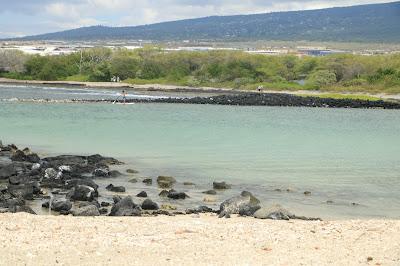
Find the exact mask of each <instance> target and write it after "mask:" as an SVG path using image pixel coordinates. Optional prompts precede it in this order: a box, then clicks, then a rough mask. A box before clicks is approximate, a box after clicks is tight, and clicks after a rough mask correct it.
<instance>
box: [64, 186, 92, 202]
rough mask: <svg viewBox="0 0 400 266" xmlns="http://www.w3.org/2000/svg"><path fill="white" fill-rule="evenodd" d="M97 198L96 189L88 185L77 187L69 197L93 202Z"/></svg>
mask: <svg viewBox="0 0 400 266" xmlns="http://www.w3.org/2000/svg"><path fill="white" fill-rule="evenodd" d="M95 196H96V191H95V190H94V188H92V187H90V186H86V185H77V186H75V187H74V188H73V189H72V191H70V192H69V193H68V195H67V197H68V198H70V199H72V200H77V201H92V200H93V199H94V198H95Z"/></svg>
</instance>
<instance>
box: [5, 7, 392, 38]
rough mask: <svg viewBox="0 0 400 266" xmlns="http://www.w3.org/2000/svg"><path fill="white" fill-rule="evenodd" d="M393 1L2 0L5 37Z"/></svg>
mask: <svg viewBox="0 0 400 266" xmlns="http://www.w3.org/2000/svg"><path fill="white" fill-rule="evenodd" d="M389 1H390V0H382V1H381V0H334V1H331V0H303V1H300V0H297V1H292V0H53V1H51V0H0V37H16V36H24V35H32V34H39V33H47V32H54V31H60V30H66V29H72V28H77V27H82V26H91V25H107V26H133V25H142V24H150V23H155V22H161V21H169V20H178V19H185V18H195V17H204V16H211V15H233V14H251V13H266V12H272V11H288V10H303V9H318V8H325V7H333V6H349V5H356V4H369V3H384V2H389Z"/></svg>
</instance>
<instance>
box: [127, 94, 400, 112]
mask: <svg viewBox="0 0 400 266" xmlns="http://www.w3.org/2000/svg"><path fill="white" fill-rule="evenodd" d="M127 102H128V103H129V102H130V103H135V102H144V103H150V102H157V103H184V104H214V105H239V106H288V107H289V106H292V107H323V108H365V109H367V108H379V109H400V102H392V101H383V100H378V101H369V100H359V99H333V98H321V97H311V96H308V97H304V96H297V95H293V94H284V93H237V94H227V95H219V96H211V97H194V98H159V99H157V98H155V99H129V100H127Z"/></svg>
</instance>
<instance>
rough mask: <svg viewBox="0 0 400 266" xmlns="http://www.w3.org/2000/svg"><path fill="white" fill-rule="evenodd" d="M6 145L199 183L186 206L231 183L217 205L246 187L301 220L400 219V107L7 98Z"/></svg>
mask: <svg viewBox="0 0 400 266" xmlns="http://www.w3.org/2000/svg"><path fill="white" fill-rule="evenodd" d="M1 96H2V91H1V90H0V98H2V97H1ZM0 139H2V140H3V142H5V143H16V144H20V145H26V146H31V147H32V146H33V147H35V148H36V150H40V151H41V152H42V153H44V154H46V153H47V154H51V153H74V154H93V153H101V154H103V155H107V156H113V157H117V158H121V159H122V160H123V161H125V162H127V165H126V166H124V167H125V168H127V167H128V168H134V169H137V170H139V171H140V175H139V176H153V177H154V176H157V175H173V176H176V177H177V179H178V181H180V182H184V181H193V182H194V183H196V186H195V187H184V186H183V185H178V190H184V191H187V193H188V194H189V195H190V196H191V199H189V200H187V201H184V202H180V203H179V204H181V205H185V206H187V205H188V203H190V204H193V205H199V204H200V203H201V201H202V199H203V198H204V194H202V193H201V191H203V190H206V189H209V188H211V186H212V181H214V180H224V181H227V182H229V183H232V184H233V185H234V187H233V189H232V190H229V191H226V192H223V193H220V194H219V195H218V196H217V197H216V202H215V203H213V204H211V206H214V207H216V206H217V205H218V203H219V202H220V201H222V200H224V199H226V198H227V197H229V196H231V195H233V194H237V193H238V192H239V191H241V190H244V189H246V190H249V191H251V192H253V193H254V194H255V195H256V196H257V197H258V198H260V199H261V200H262V201H263V202H264V203H265V204H267V205H268V204H271V203H280V204H282V205H284V206H285V207H287V208H288V209H290V210H292V211H293V212H295V213H296V214H298V215H306V216H318V217H322V218H367V217H374V218H377V217H379V218H383V217H390V218H400V194H399V190H400V111H396V110H360V109H321V108H285V107H235V106H211V105H179V104H135V105H111V104H37V103H18V102H13V103H8V102H0ZM122 170H123V169H122ZM129 179H130V177H123V178H119V179H116V180H111V182H112V183H113V184H114V185H125V186H127V188H128V192H129V193H130V194H133V195H135V194H137V193H138V192H140V191H141V190H142V189H145V190H146V191H147V192H148V193H149V194H150V196H151V198H153V199H154V200H156V201H158V202H160V200H159V198H158V196H157V195H156V194H157V193H158V192H159V190H158V189H157V188H155V187H154V186H152V187H146V186H145V185H144V184H142V183H140V182H139V183H136V184H132V183H128V182H127V181H128V180H129ZM98 182H99V183H101V184H102V185H104V186H105V185H107V184H109V183H110V180H101V181H98ZM288 188H290V190H291V192H286V189H288ZM276 189H281V190H282V191H283V192H279V191H275V190H276ZM304 191H311V193H312V194H311V196H305V195H304V194H303V192H304ZM102 194H103V195H105V196H106V197H107V196H111V194H109V193H107V192H106V191H102ZM328 200H329V201H333V203H331V204H327V203H326V202H327V201H328ZM352 203H357V204H359V205H356V206H353V205H352ZM179 204H178V205H179ZM175 205H176V204H175ZM207 205H210V204H207Z"/></svg>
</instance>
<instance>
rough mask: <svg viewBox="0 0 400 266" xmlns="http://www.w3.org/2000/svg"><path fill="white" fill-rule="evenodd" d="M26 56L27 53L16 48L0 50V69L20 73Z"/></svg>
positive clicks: (23, 69)
mask: <svg viewBox="0 0 400 266" xmlns="http://www.w3.org/2000/svg"><path fill="white" fill-rule="evenodd" d="M28 58H29V56H28V55H26V54H24V53H23V52H21V51H18V50H0V70H2V71H3V72H17V73H22V72H24V71H25V63H26V61H27V60H28Z"/></svg>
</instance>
